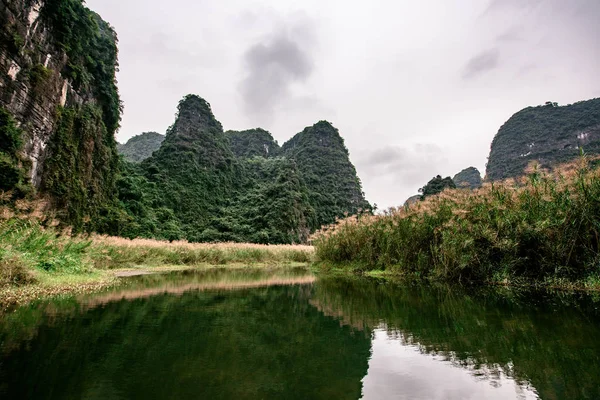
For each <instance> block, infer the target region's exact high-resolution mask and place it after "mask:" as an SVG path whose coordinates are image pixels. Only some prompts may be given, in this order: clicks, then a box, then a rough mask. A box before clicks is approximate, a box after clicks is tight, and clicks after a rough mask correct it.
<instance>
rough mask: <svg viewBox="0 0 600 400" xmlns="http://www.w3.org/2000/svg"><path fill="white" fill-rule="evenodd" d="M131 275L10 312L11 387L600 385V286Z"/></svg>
mask: <svg viewBox="0 0 600 400" xmlns="http://www.w3.org/2000/svg"><path fill="white" fill-rule="evenodd" d="M124 279H126V283H125V284H124V286H122V287H119V288H116V289H111V290H109V291H104V292H102V293H97V294H95V295H89V296H83V297H66V298H61V299H55V300H51V301H45V302H38V303H36V304H32V305H29V306H26V307H22V308H19V309H17V310H14V312H11V313H8V314H5V315H3V316H1V317H0V398H2V399H360V398H363V399H411V400H412V399H537V398H541V399H598V398H600V341H599V340H598V339H599V338H600V311H599V310H598V308H599V307H600V296H598V295H594V294H567V293H547V292H532V291H522V290H508V289H493V290H492V289H487V290H481V289H479V290H475V289H467V288H456V287H454V288H449V287H444V286H429V285H407V284H399V283H391V282H386V281H381V280H376V279H367V278H355V277H343V276H342V277H340V276H316V277H315V276H314V275H312V274H310V273H309V272H307V271H304V270H266V271H265V270H262V271H261V270H250V269H249V270H236V271H227V270H224V269H222V270H212V271H204V272H178V273H170V274H161V275H146V276H139V277H129V278H124Z"/></svg>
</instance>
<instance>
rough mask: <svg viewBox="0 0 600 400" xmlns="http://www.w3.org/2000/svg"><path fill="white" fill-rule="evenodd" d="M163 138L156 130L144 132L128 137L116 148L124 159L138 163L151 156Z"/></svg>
mask: <svg viewBox="0 0 600 400" xmlns="http://www.w3.org/2000/svg"><path fill="white" fill-rule="evenodd" d="M164 140H165V136H164V135H161V134H160V133H156V132H145V133H142V134H141V135H136V136H134V137H132V138H131V139H129V140H128V141H127V143H125V144H122V145H119V146H118V150H119V154H121V155H122V156H123V157H124V158H125V160H127V161H129V162H134V163H139V162H142V161H144V160H145V159H146V158H149V157H150V156H152V153H154V152H155V151H156V150H158V149H159V148H160V145H161V144H162V142H163V141H164Z"/></svg>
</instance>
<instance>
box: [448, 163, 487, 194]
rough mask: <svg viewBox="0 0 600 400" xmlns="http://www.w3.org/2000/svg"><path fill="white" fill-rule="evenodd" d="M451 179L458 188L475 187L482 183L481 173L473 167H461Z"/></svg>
mask: <svg viewBox="0 0 600 400" xmlns="http://www.w3.org/2000/svg"><path fill="white" fill-rule="evenodd" d="M452 181H453V182H454V184H455V185H456V187H459V188H468V189H477V188H480V187H481V185H482V180H481V173H479V171H478V170H477V168H475V167H469V168H466V169H463V170H462V171H460V172H459V173H458V174H456V175H454V178H452Z"/></svg>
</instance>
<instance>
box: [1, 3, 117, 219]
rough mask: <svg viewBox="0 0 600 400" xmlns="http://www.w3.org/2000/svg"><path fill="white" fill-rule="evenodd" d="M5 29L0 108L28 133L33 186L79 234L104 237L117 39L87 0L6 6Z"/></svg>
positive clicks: (26, 164) (27, 164)
mask: <svg viewBox="0 0 600 400" xmlns="http://www.w3.org/2000/svg"><path fill="white" fill-rule="evenodd" d="M0 26H2V30H1V32H0V108H1V109H2V110H3V112H7V113H8V114H11V115H12V118H13V119H14V121H16V125H17V127H18V128H19V130H20V134H21V138H20V139H21V140H20V143H21V146H20V148H19V149H18V153H19V157H18V159H19V160H20V161H19V163H20V164H21V167H22V168H23V169H24V170H26V176H27V178H28V179H27V181H28V182H25V183H27V184H31V185H32V186H33V187H34V188H35V189H36V190H37V191H39V192H41V193H43V194H44V195H47V197H48V198H49V199H51V202H52V205H53V207H54V208H56V209H57V210H59V211H60V216H61V217H62V219H63V220H65V222H68V223H69V224H71V225H73V226H74V227H75V228H76V230H83V229H88V230H92V229H93V230H102V227H101V225H102V224H103V222H102V220H103V216H106V215H107V214H108V213H109V212H108V211H107V208H110V206H111V204H112V202H113V200H114V193H115V185H114V184H115V177H116V173H117V168H118V157H117V152H116V141H115V139H114V133H115V131H116V129H117V128H118V125H119V120H120V109H121V105H120V104H121V103H120V100H119V96H118V92H117V88H116V84H115V71H116V68H117V47H116V35H115V33H114V31H113V30H112V28H111V27H110V26H109V25H108V24H107V23H106V22H104V21H103V20H102V19H101V18H100V17H99V16H98V15H97V14H95V13H93V12H92V11H90V10H88V9H87V8H86V7H85V6H83V3H82V1H81V0H0ZM0 128H1V129H5V128H7V127H0Z"/></svg>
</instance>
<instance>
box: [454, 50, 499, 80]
mask: <svg viewBox="0 0 600 400" xmlns="http://www.w3.org/2000/svg"><path fill="white" fill-rule="evenodd" d="M499 65H500V52H499V51H498V49H491V50H486V51H484V52H482V53H480V54H478V55H476V56H475V57H473V58H471V59H470V60H469V61H468V62H467V64H466V65H465V67H464V69H463V74H462V77H463V79H465V80H469V79H473V78H476V77H478V76H480V75H482V74H485V73H486V72H489V71H492V70H494V69H496V68H498V66H499Z"/></svg>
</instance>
